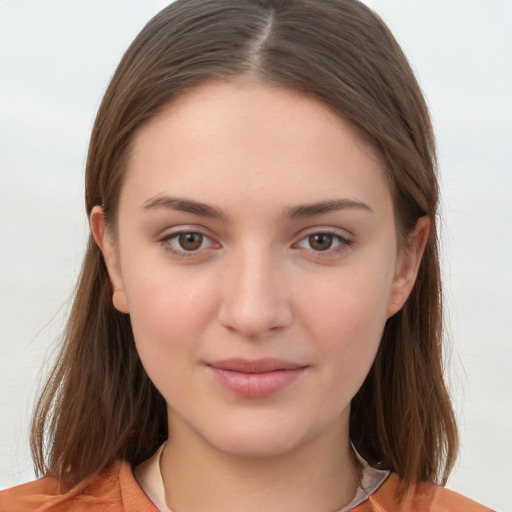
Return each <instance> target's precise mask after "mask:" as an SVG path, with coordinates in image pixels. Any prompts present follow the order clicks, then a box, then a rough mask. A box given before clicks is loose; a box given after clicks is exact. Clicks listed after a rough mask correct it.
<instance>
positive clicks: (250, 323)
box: [219, 244, 291, 337]
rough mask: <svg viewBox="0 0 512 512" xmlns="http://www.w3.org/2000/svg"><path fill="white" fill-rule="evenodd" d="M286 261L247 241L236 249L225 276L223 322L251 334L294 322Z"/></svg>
mask: <svg viewBox="0 0 512 512" xmlns="http://www.w3.org/2000/svg"><path fill="white" fill-rule="evenodd" d="M281 263H282V262H281V261H280V259H279V258H278V257H277V256H276V255H274V254H273V253H272V251H271V250H270V249H268V248H264V247H257V246H256V244H247V245H246V246H244V247H240V248H239V249H238V250H236V251H234V252H233V254H232V256H231V258H230V261H229V264H228V265H227V269H226V276H225V279H223V283H222V285H221V286H222V287H223V290H222V291H223V293H222V304H221V307H220V311H219V320H220V322H221V323H222V324H223V325H224V326H225V327H227V328H229V329H230V330H233V331H236V332H238V333H239V334H241V335H244V336H247V337H255V336H258V335H260V334H262V333H264V332H266V331H268V330H271V329H275V328H278V327H285V326H286V325H288V324H289V323H290V321H291V308H290V303H289V300H288V297H287V295H286V286H285V283H284V282H283V281H284V275H283V268H282V264H281Z"/></svg>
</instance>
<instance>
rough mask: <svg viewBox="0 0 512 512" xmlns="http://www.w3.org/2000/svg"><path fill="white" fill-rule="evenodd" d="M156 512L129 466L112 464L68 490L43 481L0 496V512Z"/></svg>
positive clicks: (57, 484)
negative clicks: (100, 511) (99, 511)
mask: <svg viewBox="0 0 512 512" xmlns="http://www.w3.org/2000/svg"><path fill="white" fill-rule="evenodd" d="M93 510H94V511H98V510H102V511H104V512H135V511H137V512H156V508H155V507H154V505H153V504H152V503H151V501H150V500H149V499H148V498H147V496H146V495H145V494H144V492H143V491H142V489H141V488H140V487H139V486H138V484H137V482H136V480H135V478H134V476H133V472H132V469H131V467H130V465H129V464H128V463H127V462H116V463H114V464H112V465H111V466H109V467H107V468H105V469H103V470H102V471H100V472H98V473H96V474H95V475H93V476H92V477H90V478H88V479H87V480H85V481H83V482H81V483H79V484H78V485H77V486H75V487H73V488H72V489H71V490H69V491H66V490H65V489H62V486H61V485H60V483H59V481H58V480H56V479H55V478H51V477H47V478H42V479H40V480H35V481H33V482H29V483H26V484H22V485H18V486H16V487H13V488H11V489H7V490H5V491H2V492H0V512H43V511H48V512H64V511H66V512H89V511H90V512H92V511H93Z"/></svg>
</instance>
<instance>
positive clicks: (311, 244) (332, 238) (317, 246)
mask: <svg viewBox="0 0 512 512" xmlns="http://www.w3.org/2000/svg"><path fill="white" fill-rule="evenodd" d="M351 243H352V242H351V240H348V239H347V238H345V237H343V236H341V235H340V234H338V233H332V232H329V231H319V232H316V233H311V234H309V235H307V236H305V237H304V238H302V239H301V240H299V242H298V243H297V244H296V247H299V248H301V249H309V250H313V251H315V252H319V253H322V252H327V253H333V252H338V251H341V250H343V249H345V248H347V247H349V246H350V245H351Z"/></svg>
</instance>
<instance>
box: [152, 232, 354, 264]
mask: <svg viewBox="0 0 512 512" xmlns="http://www.w3.org/2000/svg"><path fill="white" fill-rule="evenodd" d="M181 235H198V236H200V237H202V241H201V246H200V247H198V248H197V249H195V250H190V251H187V250H186V249H178V248H176V247H173V245H172V240H178V237H180V236H181ZM314 236H326V237H331V238H332V240H333V242H337V243H336V245H334V247H332V246H330V247H328V248H327V249H325V250H315V249H313V248H312V247H311V246H310V247H309V248H304V247H303V248H304V249H306V250H311V251H312V252H313V253H314V254H315V256H316V257H322V258H326V257H329V256H331V257H332V256H335V255H337V254H339V253H340V252H343V251H344V250H346V249H347V248H349V247H351V245H352V244H353V241H352V240H350V239H348V238H346V237H344V236H342V235H340V234H339V233H336V232H333V231H329V230H319V231H313V232H311V233H308V234H306V235H304V236H303V237H302V238H301V239H300V240H299V241H298V242H295V243H294V244H293V246H292V247H294V248H300V244H301V243H302V242H304V241H308V239H311V237H314ZM205 240H208V241H209V242H210V244H209V247H214V248H215V247H220V244H218V243H215V242H213V241H212V239H211V238H210V237H209V236H207V235H205V234H204V233H202V232H200V231H194V230H179V231H174V232H172V233H169V234H168V235H166V236H165V237H164V238H162V239H161V240H160V244H161V245H162V246H163V248H164V250H166V251H167V252H170V253H171V254H173V255H175V256H179V257H182V258H187V257H193V256H197V255H198V254H200V251H201V250H204V249H207V247H202V245H203V242H204V241H205ZM178 243H179V242H178Z"/></svg>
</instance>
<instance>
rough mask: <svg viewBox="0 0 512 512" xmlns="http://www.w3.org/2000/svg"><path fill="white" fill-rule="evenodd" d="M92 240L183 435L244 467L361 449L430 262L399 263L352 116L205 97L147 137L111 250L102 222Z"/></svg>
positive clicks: (294, 97) (209, 91)
mask: <svg viewBox="0 0 512 512" xmlns="http://www.w3.org/2000/svg"><path fill="white" fill-rule="evenodd" d="M91 225H92V228H93V232H94V234H95V237H96V239H97V241H98V243H99V244H100V246H101V248H102V250H103V253H104V256H105V259H106V262H107V266H108V269H109V273H110V276H111V279H112V283H113V287H114V289H115V292H114V304H115V306H116V307H117V308H118V309H119V310H121V311H123V312H126V313H129V314H130V318H131V322H132V326H133V331H134V335H135V340H136V345H137V349H138V351H139V354H140V357H141V359H142V362H143V364H144V366H145V368H146V370H147V373H148V374H149V376H150V378H151V379H152V381H153V382H154V384H155V385H156V387H157V388H158V389H159V390H160V392H161V393H162V395H163V396H164V397H165V399H166V401H167V403H168V407H169V421H170V430H171V431H172V432H175V433H181V434H180V435H191V436H196V437H197V438H198V439H200V440H201V441H202V442H203V443H205V444H206V445H208V446H209V447H213V448H214V449H217V450H221V451H223V452H227V453H231V454H235V455H243V456H271V455H276V454H282V453H286V452H289V451H291V450H294V449H297V448H298V447H300V446H302V445H304V444H305V443H309V442H313V441H314V440H319V439H322V438H325V439H327V438H328V437H329V436H331V434H332V433H333V432H335V433H336V436H338V437H339V436H340V435H341V436H343V435H344V436H345V437H346V439H348V417H349V410H350V401H351V399H352V397H353V396H354V395H355V393H356V392H357V390H358V388H359V387H360V386H361V384H362V382H363V381H364V379H365V377H366V375H367V373H368V371H369V369H370V367H371V364H372V362H373V359H374V357H375V354H376V351H377V349H378V346H379V342H380V339H381V334H382V331H383V328H384V324H385V322H386V319H387V318H388V317H390V316H391V315H392V314H394V313H395V312H396V311H397V310H398V309H399V308H400V307H401V306H402V304H403V302H404V301H405V299H406V297H407V295H408V293H409V291H410V289H411V287H412V284H413V282H414V277H415V272H416V269H417V264H418V262H419V256H418V257H417V258H415V254H416V253H415V252H414V251H411V252H413V253H414V254H413V255H412V256H411V255H409V256H408V257H407V258H402V257H399V256H398V252H397V237H396V233H395V222H394V215H393V204H392V199H391V195H390V192H389V189H388V186H387V184H386V178H385V176H384V174H383V171H382V169H381V168H380V166H379V162H378V159H377V157H376V156H375V154H374V152H373V151H372V150H371V148H369V147H368V146H367V145H365V143H363V141H362V140H360V138H358V136H357V135H356V133H355V131H354V130H353V129H352V128H351V127H350V126H349V125H348V124H347V123H346V122H345V121H343V120H342V119H341V118H340V117H339V116H337V115H335V114H334V113H333V112H331V111H330V110H329V109H328V108H327V107H325V106H324V105H323V104H322V103H320V102H318V101H317V100H315V99H312V98H311V97H308V96H306V95H304V94H302V93H298V92H294V91H291V90H287V89H284V88H272V87H270V86H267V85H263V84H259V83H254V82H240V83H235V84H228V83H211V84H207V85H203V86H200V87H198V88H196V89H195V90H193V91H191V92H189V93H187V94H186V95H183V96H181V97H179V98H177V99H176V100H175V101H174V102H173V103H172V104H171V105H169V106H168V107H167V108H166V110H165V111H164V112H163V113H162V114H161V115H159V117H157V118H154V119H153V120H152V121H151V122H150V123H149V124H148V125H147V126H145V127H144V128H143V129H141V131H140V132H139V133H138V134H137V136H136V138H135V140H134V145H133V151H132V153H131V156H130V159H129V162H128V167H127V170H126V176H125V182H124V184H123V187H122V190H121V195H120V203H119V214H118V220H117V225H116V235H115V237H114V239H112V238H110V237H109V236H108V235H107V234H106V232H105V229H104V225H103V217H102V212H101V209H100V208H97V209H95V211H94V212H93V214H92V217H91ZM426 230H427V229H426V228H425V226H423V227H422V228H421V229H419V230H418V233H419V234H417V238H418V240H419V246H421V245H422V242H421V240H423V239H424V238H425V236H424V235H425V232H426ZM413 245H414V244H413ZM417 252H418V254H419V255H420V253H421V247H420V250H418V251H417ZM176 435H178V434H176Z"/></svg>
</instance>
